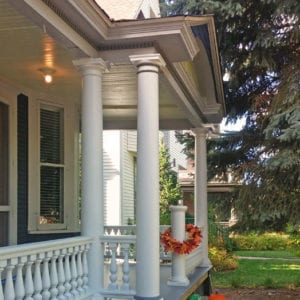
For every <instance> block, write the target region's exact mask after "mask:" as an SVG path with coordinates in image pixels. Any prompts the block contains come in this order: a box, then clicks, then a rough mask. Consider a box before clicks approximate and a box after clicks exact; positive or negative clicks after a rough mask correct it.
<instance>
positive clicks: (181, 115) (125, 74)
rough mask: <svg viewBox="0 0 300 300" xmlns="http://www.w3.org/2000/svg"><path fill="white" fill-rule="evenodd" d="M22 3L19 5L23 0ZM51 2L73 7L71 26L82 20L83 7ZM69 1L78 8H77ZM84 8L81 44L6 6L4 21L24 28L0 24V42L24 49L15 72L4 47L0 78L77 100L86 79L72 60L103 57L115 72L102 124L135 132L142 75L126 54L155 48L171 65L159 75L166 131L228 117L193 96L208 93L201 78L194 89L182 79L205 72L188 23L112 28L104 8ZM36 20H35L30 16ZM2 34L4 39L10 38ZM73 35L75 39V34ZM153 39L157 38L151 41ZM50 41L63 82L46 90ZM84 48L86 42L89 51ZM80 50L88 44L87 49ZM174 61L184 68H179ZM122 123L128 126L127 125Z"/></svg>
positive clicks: (108, 76) (108, 80)
mask: <svg viewBox="0 0 300 300" xmlns="http://www.w3.org/2000/svg"><path fill="white" fill-rule="evenodd" d="M12 2H14V0H12ZM45 2H47V1H45ZM18 3H19V4H20V2H18ZM51 3H54V4H55V3H56V4H60V5H61V7H62V8H63V9H64V10H67V9H69V8H72V9H70V10H69V11H68V12H69V15H68V17H69V18H71V19H72V18H74V19H72V20H71V21H70V20H69V21H68V22H69V24H71V23H73V22H74V20H75V19H76V18H77V19H78V14H79V11H80V12H81V13H82V11H81V9H82V7H74V5H73V4H74V1H72V2H69V1H58V0H53V1H51ZM70 3H72V5H71V6H70ZM76 3H77V2H76ZM79 3H81V4H82V3H83V5H85V6H87V5H88V7H89V10H85V13H83V15H82V14H81V18H80V19H78V20H80V21H78V22H77V24H76V28H72V30H73V29H74V31H75V33H76V34H78V36H79V38H78V37H76V35H74V36H75V38H74V36H73V35H72V36H65V35H63V34H62V32H59V30H57V28H54V27H55V26H54V25H53V24H50V22H48V21H45V20H43V18H42V17H41V16H39V17H36V16H35V17H32V16H30V18H31V19H33V20H34V21H35V22H37V24H38V26H36V25H34V24H33V23H32V22H31V21H28V20H27V19H26V18H24V17H22V16H20V15H19V14H18V13H16V12H14V13H11V11H10V9H9V8H8V5H7V2H6V1H4V0H0V4H1V8H2V7H3V10H2V9H1V19H2V17H6V18H8V19H9V18H12V19H11V20H10V22H14V21H13V18H16V19H18V18H19V19H20V20H22V22H24V24H23V25H22V26H20V27H19V28H18V30H15V32H14V31H12V30H10V29H9V26H8V25H7V24H2V25H1V28H0V40H1V41H3V40H7V41H9V42H8V43H7V49H16V48H17V47H19V48H20V47H21V48H22V47H23V48H24V51H22V52H19V53H17V51H15V50H13V51H15V53H12V55H11V59H12V60H14V61H15V65H14V68H11V69H9V64H6V63H5V62H6V61H8V60H7V58H9V53H8V52H10V51H11V50H7V51H6V52H5V51H4V50H3V49H0V57H1V59H2V62H3V64H4V69H3V70H4V71H3V72H2V71H1V70H0V76H2V77H4V78H6V79H8V80H9V81H11V82H14V83H15V84H18V85H19V86H24V87H26V88H30V89H33V90H36V91H39V92H41V93H43V92H47V93H48V94H51V95H53V96H54V97H61V98H66V99H70V101H79V99H80V90H81V85H80V76H79V74H78V72H77V70H75V68H74V66H73V64H72V60H73V59H74V58H78V57H82V56H89V52H90V53H91V54H92V55H93V54H95V53H98V55H100V57H103V58H104V59H107V60H109V61H111V62H112V64H111V67H110V71H109V72H107V73H105V75H104V78H103V86H104V89H103V90H104V124H105V126H107V127H109V128H126V126H127V127H128V128H134V126H136V103H137V95H136V90H137V88H136V70H135V68H134V67H133V66H132V65H131V64H130V63H129V61H128V51H129V52H130V53H131V54H136V53H135V52H138V53H140V52H145V51H146V52H147V51H148V50H149V49H150V50H149V51H153V49H154V50H155V51H156V52H157V51H159V52H160V53H162V55H163V56H164V59H165V60H167V65H168V68H167V69H166V70H164V71H163V72H162V73H161V75H160V77H161V80H160V120H161V124H163V126H164V128H168V129H171V128H190V127H194V126H196V125H197V126H200V125H201V124H202V123H203V122H211V121H212V122H218V120H219V119H220V116H221V115H222V112H220V111H219V112H218V113H217V114H216V117H213V118H211V119H209V118H208V119H207V118H206V116H205V110H203V107H200V106H199V103H202V102H203V99H204V98H205V96H202V95H201V92H199V91H198V95H197V97H198V99H197V97H194V96H193V93H196V90H197V89H200V90H201V89H202V87H201V82H202V81H201V78H200V79H199V78H197V76H194V75H193V76H192V77H191V78H193V80H191V82H190V86H189V85H188V84H187V82H185V80H184V76H183V75H182V74H183V73H186V78H188V76H189V73H190V72H191V74H192V73H195V72H199V71H198V70H197V68H198V67H201V66H198V67H197V59H198V58H197V53H199V51H198V50H197V48H198V45H197V42H195V41H194V40H193V39H192V35H191V32H190V28H189V26H186V23H185V22H183V20H184V17H178V18H171V19H170V20H169V21H168V22H167V21H166V20H161V21H160V22H159V21H158V19H152V20H148V21H147V22H146V21H145V22H144V21H141V22H136V21H128V22H113V23H109V26H108V25H107V22H109V20H108V18H107V16H105V14H104V12H103V11H102V10H101V9H99V7H97V6H95V7H94V6H93V5H94V4H95V3H94V2H93V1H89V0H87V1H83V2H79ZM27 9H28V7H27ZM12 11H14V10H12ZM65 13H66V11H63V12H62V13H61V14H60V15H64V14H65ZM26 14H27V15H28V14H29V13H28V12H27V13H26ZM30 14H32V11H31V12H30ZM30 14H29V15H30ZM43 21H45V22H43ZM206 21H207V20H206V19H205V18H204V19H201V21H199V22H204V23H205V22H206ZM19 22H21V21H19ZM199 22H198V23H199ZM16 24H17V23H16ZM91 24H93V25H91ZM179 24H182V26H179ZM64 26H65V24H64ZM68 26H70V25H68ZM165 26H167V28H168V30H167V31H166V30H163V28H165ZM21 27H24V29H21ZM64 28H65V27H64ZM137 28H139V29H137ZM2 31H3V32H6V33H5V34H4V33H2ZM25 31H26V32H25ZM70 32H72V34H73V31H70ZM151 32H152V33H151ZM157 32H158V33H157ZM153 34H154V35H155V36H152V35H153ZM5 35H7V36H5ZM50 35H51V36H52V37H54V39H53V38H51V37H50ZM26 36H27V41H26ZM166 37H167V41H166ZM80 38H82V40H80ZM90 39H92V40H90ZM46 41H48V42H47V43H48V45H49V44H52V48H53V56H54V64H53V66H54V68H55V69H56V73H55V74H56V75H55V76H57V77H56V78H55V84H53V85H52V86H48V87H46V88H45V86H44V83H43V82H42V80H41V76H40V75H41V74H39V72H38V71H37V70H38V69H39V66H40V65H43V64H45V54H46V51H45V49H46V48H45V43H46ZM57 41H59V43H57ZM84 43H86V44H85V45H83V44H84ZM22 45H23V46H22ZM81 45H83V46H82V47H81ZM89 47H90V48H89ZM122 57H123V58H126V59H127V61H124V59H123V58H122ZM126 59H125V60H126ZM176 61H177V63H178V64H179V65H180V64H182V66H180V67H178V66H176ZM200 61H201V59H200ZM189 64H191V66H193V67H192V68H193V70H192V68H191V67H190V66H188V65H189ZM178 69H181V70H182V69H183V70H184V72H180V71H178ZM191 70H192V71H191ZM22 74H23V75H22ZM24 74H26V76H24ZM187 81H188V80H187ZM189 88H190V89H192V90H193V91H191V90H189ZM203 91H204V90H203ZM199 101H200V102H199ZM197 102H199V103H197ZM204 102H205V101H204ZM213 102H215V100H213ZM206 106H207V105H206ZM207 107H209V105H208V106H207ZM202 110H203V111H202ZM203 112H204V114H203ZM114 124H115V125H114ZM122 124H127V125H124V126H125V127H122V126H123V125H122ZM116 126H120V127H116Z"/></svg>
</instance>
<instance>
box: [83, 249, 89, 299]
mask: <svg viewBox="0 0 300 300" xmlns="http://www.w3.org/2000/svg"><path fill="white" fill-rule="evenodd" d="M89 248H90V245H85V248H84V251H83V288H84V290H85V293H87V291H88V288H89V287H88V282H89V277H88V276H89V269H88V262H87V252H88V251H89Z"/></svg>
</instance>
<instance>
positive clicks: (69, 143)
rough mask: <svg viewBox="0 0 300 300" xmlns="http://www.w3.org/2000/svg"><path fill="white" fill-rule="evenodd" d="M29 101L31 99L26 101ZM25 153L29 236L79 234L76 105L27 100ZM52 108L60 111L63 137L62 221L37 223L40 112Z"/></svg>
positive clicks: (66, 102) (38, 211)
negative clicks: (27, 176) (42, 109)
mask: <svg viewBox="0 0 300 300" xmlns="http://www.w3.org/2000/svg"><path fill="white" fill-rule="evenodd" d="M29 99H30V98H29ZM28 104H29V107H28V112H29V118H28V119H29V124H28V125H29V133H28V138H29V143H28V144H29V154H28V156H29V157H28V159H29V161H28V168H29V169H28V170H29V178H28V184H29V188H28V232H29V233H30V234H41V233H61V232H78V231H79V218H78V201H77V199H78V180H77V174H78V159H77V160H76V157H78V150H77V149H76V146H77V147H78V134H77V133H78V125H77V124H78V122H76V121H77V119H78V115H77V113H76V104H74V103H70V102H68V101H58V100H55V101H51V100H44V99H40V98H38V99H35V100H31V101H30V100H29V103H28ZM43 107H46V108H47V107H48V108H49V107H53V108H58V109H62V110H63V130H64V133H63V136H64V140H63V141H64V147H63V148H64V153H63V157H64V163H63V165H64V191H63V195H64V196H63V199H64V217H63V219H64V222H63V223H59V224H58V223H55V224H53V223H52V224H51V223H48V224H40V221H39V220H40V168H41V165H42V164H41V161H40V110H41V108H43Z"/></svg>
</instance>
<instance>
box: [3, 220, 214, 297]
mask: <svg viewBox="0 0 300 300" xmlns="http://www.w3.org/2000/svg"><path fill="white" fill-rule="evenodd" d="M165 228H166V227H165V226H161V228H160V231H161V232H162V231H164V230H165ZM135 231H136V228H135V226H110V227H106V228H105V235H104V236H102V237H99V239H100V241H101V244H102V245H103V249H104V253H103V258H104V262H105V263H104V265H105V267H104V269H103V273H104V274H103V278H104V282H103V288H101V294H102V297H103V298H104V299H134V297H135V295H136V255H135V243H136V236H135ZM92 242H93V240H92V238H88V237H74V238H67V239H60V240H53V241H47V242H39V243H31V244H24V245H18V246H8V247H2V248H0V257H1V258H0V274H1V280H2V284H1V285H0V299H5V300H10V299H91V298H92V297H94V296H95V295H93V292H92V291H91V290H90V288H89V280H90V279H91V278H90V276H91V275H90V272H89V268H88V263H87V256H88V252H89V249H90V245H91V244H92ZM202 250H203V249H202V246H201V245H200V246H199V247H198V248H197V249H196V250H195V251H193V252H192V253H190V254H189V255H187V256H186V274H187V275H188V279H189V281H190V282H189V284H188V285H187V286H170V285H168V284H167V282H168V279H169V278H170V277H171V267H172V263H171V255H170V253H166V252H164V250H163V248H162V247H161V250H160V295H161V297H162V298H163V299H165V300H173V299H188V297H189V296H190V295H191V294H192V293H193V292H194V291H195V290H197V291H198V292H199V289H200V290H201V292H202V293H204V292H205V291H204V289H205V285H204V283H205V282H206V288H207V286H208V285H207V284H208V275H209V270H210V266H207V267H204V266H201V265H202V263H203V253H202V252H203V251H202ZM99 251H101V250H100V249H99ZM99 284H101V283H99Z"/></svg>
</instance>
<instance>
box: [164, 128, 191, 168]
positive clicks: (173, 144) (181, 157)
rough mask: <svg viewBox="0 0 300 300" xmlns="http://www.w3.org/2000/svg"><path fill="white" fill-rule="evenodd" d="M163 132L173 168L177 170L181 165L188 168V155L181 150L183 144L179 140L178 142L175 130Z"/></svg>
mask: <svg viewBox="0 0 300 300" xmlns="http://www.w3.org/2000/svg"><path fill="white" fill-rule="evenodd" d="M162 133H163V141H164V143H165V145H166V147H167V148H168V149H169V153H170V162H171V165H172V168H173V169H174V170H175V171H177V170H178V168H179V167H183V168H186V166H187V161H186V156H185V154H183V153H182V152H181V151H182V148H183V146H182V145H181V144H180V143H179V142H177V139H176V137H175V131H163V132H162ZM174 163H175V164H174Z"/></svg>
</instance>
